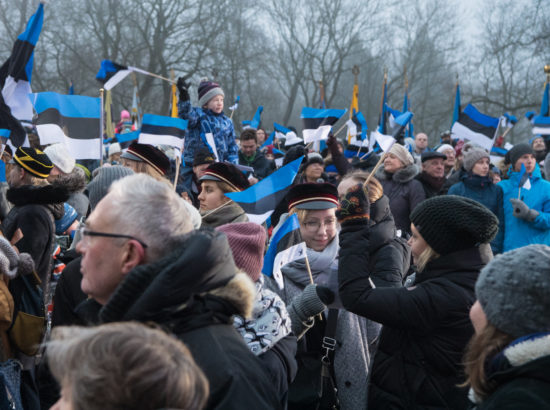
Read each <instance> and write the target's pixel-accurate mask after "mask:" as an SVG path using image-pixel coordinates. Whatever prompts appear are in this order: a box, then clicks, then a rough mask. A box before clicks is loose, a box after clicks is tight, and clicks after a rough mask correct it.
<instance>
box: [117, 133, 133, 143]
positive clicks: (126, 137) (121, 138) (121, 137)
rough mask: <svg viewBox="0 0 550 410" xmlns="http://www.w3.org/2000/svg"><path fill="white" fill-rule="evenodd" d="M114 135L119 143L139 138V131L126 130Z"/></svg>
mask: <svg viewBox="0 0 550 410" xmlns="http://www.w3.org/2000/svg"><path fill="white" fill-rule="evenodd" d="M115 137H116V139H117V141H118V142H119V143H123V142H127V141H133V140H137V139H138V138H139V131H133V132H127V133H125V134H115Z"/></svg>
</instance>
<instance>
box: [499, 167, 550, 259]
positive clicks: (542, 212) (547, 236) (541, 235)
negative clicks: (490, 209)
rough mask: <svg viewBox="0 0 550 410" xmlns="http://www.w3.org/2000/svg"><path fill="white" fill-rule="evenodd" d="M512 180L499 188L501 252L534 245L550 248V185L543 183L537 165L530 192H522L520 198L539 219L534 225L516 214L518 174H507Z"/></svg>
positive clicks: (504, 182)
mask: <svg viewBox="0 0 550 410" xmlns="http://www.w3.org/2000/svg"><path fill="white" fill-rule="evenodd" d="M508 175H509V176H510V178H509V179H506V180H504V181H501V182H499V183H498V186H500V187H501V188H502V192H503V206H504V242H503V246H502V252H506V251H509V250H511V249H516V248H521V247H522V246H526V245H530V244H533V243H538V244H543V245H550V182H548V181H546V180H544V179H543V178H542V176H541V173H540V168H539V166H538V164H537V165H536V166H535V170H534V171H533V173H532V174H531V178H530V180H531V189H525V188H522V189H521V195H520V199H521V200H522V201H523V202H525V204H526V205H527V206H528V207H529V208H531V209H534V210H535V211H538V212H539V216H537V218H536V219H535V220H534V221H533V222H527V221H524V220H522V219H519V218H516V217H515V216H514V215H513V207H512V204H511V202H510V199H511V198H517V197H518V192H519V172H513V171H512V169H511V168H510V171H508Z"/></svg>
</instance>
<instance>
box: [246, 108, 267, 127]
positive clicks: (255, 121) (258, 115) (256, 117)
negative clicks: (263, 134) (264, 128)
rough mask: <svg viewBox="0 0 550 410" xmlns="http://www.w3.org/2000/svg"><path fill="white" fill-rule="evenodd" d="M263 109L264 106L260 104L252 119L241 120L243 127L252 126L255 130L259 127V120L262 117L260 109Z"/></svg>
mask: <svg viewBox="0 0 550 410" xmlns="http://www.w3.org/2000/svg"><path fill="white" fill-rule="evenodd" d="M263 110H264V107H262V106H261V105H260V106H259V107H258V109H257V110H256V114H254V118H253V119H252V121H243V129H247V128H252V129H255V130H257V129H258V128H260V122H261V117H262V111H263Z"/></svg>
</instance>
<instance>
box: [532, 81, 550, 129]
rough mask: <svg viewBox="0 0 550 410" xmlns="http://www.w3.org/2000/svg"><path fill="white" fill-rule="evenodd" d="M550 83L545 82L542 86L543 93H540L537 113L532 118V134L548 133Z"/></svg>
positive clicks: (549, 126)
mask: <svg viewBox="0 0 550 410" xmlns="http://www.w3.org/2000/svg"><path fill="white" fill-rule="evenodd" d="M549 93H550V83H546V85H545V87H544V93H543V94H542V102H541V104H540V112H539V115H535V116H533V118H532V123H533V129H532V131H533V134H535V135H537V134H540V135H550V109H549V99H550V95H549Z"/></svg>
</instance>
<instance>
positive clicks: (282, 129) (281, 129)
mask: <svg viewBox="0 0 550 410" xmlns="http://www.w3.org/2000/svg"><path fill="white" fill-rule="evenodd" d="M273 128H274V129H275V131H278V132H281V133H283V134H286V133H288V132H290V130H289V129H288V128H286V127H283V126H282V125H281V124H277V123H276V122H274V123H273Z"/></svg>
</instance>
